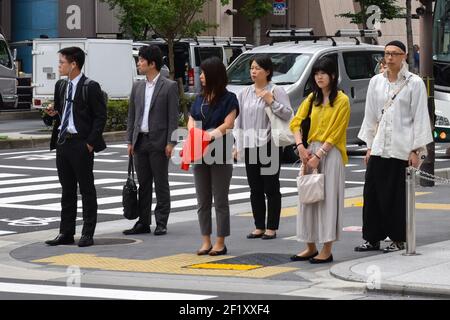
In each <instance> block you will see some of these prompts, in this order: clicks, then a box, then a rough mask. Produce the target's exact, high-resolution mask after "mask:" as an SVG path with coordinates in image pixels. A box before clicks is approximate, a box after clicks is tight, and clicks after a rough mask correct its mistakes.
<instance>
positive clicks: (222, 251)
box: [209, 246, 227, 256]
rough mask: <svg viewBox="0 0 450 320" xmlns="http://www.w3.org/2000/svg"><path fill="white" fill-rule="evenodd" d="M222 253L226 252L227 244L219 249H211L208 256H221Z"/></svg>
mask: <svg viewBox="0 0 450 320" xmlns="http://www.w3.org/2000/svg"><path fill="white" fill-rule="evenodd" d="M224 254H227V246H225V247H223V249H222V250H220V251H215V250H211V251H210V252H209V255H210V256H221V255H224Z"/></svg>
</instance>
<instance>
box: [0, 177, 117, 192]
mask: <svg viewBox="0 0 450 320" xmlns="http://www.w3.org/2000/svg"><path fill="white" fill-rule="evenodd" d="M117 182H124V180H122V179H98V180H95V184H96V185H102V184H110V183H117ZM58 188H61V184H60V183H47V184H37V185H32V186H20V187H14V188H0V194H5V193H15V192H26V191H36V190H48V189H58Z"/></svg>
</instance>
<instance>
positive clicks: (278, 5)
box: [273, 0, 286, 16]
mask: <svg viewBox="0 0 450 320" xmlns="http://www.w3.org/2000/svg"><path fill="white" fill-rule="evenodd" d="M273 15H274V16H285V15H286V2H285V1H284V0H281V1H280V0H275V1H274V2H273Z"/></svg>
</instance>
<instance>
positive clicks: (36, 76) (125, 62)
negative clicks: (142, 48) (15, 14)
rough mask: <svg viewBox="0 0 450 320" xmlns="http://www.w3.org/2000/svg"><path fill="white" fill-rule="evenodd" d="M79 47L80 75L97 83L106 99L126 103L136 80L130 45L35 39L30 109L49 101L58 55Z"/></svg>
mask: <svg viewBox="0 0 450 320" xmlns="http://www.w3.org/2000/svg"><path fill="white" fill-rule="evenodd" d="M72 46H76V47H80V48H81V49H83V50H84V52H85V53H86V61H85V64H84V66H83V70H82V72H83V73H84V74H85V75H86V76H87V77H88V78H91V79H92V80H95V81H97V82H98V83H99V84H100V86H101V87H102V90H103V91H105V92H106V93H107V94H108V98H109V99H128V98H129V96H130V94H131V88H132V87H133V81H134V80H135V79H136V78H137V71H136V64H135V63H134V59H133V42H132V41H131V40H115V39H35V40H33V51H32V55H33V83H32V86H33V107H35V108H39V107H41V106H42V104H43V103H44V102H47V101H49V100H53V94H54V90H55V84H56V82H57V81H58V80H59V79H60V78H61V76H60V75H59V72H58V63H59V57H58V51H59V50H61V49H63V48H67V47H72Z"/></svg>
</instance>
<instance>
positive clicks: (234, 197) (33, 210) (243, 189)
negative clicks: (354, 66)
mask: <svg viewBox="0 0 450 320" xmlns="http://www.w3.org/2000/svg"><path fill="white" fill-rule="evenodd" d="M355 148H357V151H363V150H362V149H361V150H360V149H359V147H355ZM178 149H179V148H178ZM126 150H127V145H126V144H113V145H109V146H108V149H107V151H106V152H102V153H99V154H98V156H97V155H96V158H95V159H96V161H97V162H100V163H98V164H97V165H96V166H95V168H94V175H95V178H96V180H95V184H96V187H97V196H98V197H97V198H98V213H99V215H103V216H105V217H110V218H108V220H111V219H119V218H121V215H122V214H123V208H122V189H123V185H124V184H125V181H126V177H127V171H126V166H127V161H128V160H127V157H128V156H127V155H126ZM443 152H445V149H439V147H437V150H436V153H437V154H441V153H443ZM362 158H363V156H362V155H360V154H358V155H353V156H351V161H350V163H348V164H347V165H346V172H347V173H348V177H347V181H346V187H361V186H362V185H364V174H365V165H364V164H363V160H362ZM0 160H2V161H1V163H0V210H1V211H2V212H14V214H16V212H20V214H21V216H20V217H17V218H16V217H12V216H7V218H8V219H9V220H7V221H10V220H13V219H16V220H17V219H19V220H20V219H25V220H24V221H22V220H20V221H19V224H21V223H22V224H24V225H25V224H27V223H29V224H33V223H34V221H33V220H32V218H33V216H34V215H38V216H45V219H48V220H45V221H52V220H51V219H52V218H56V217H59V212H60V211H61V205H60V198H61V185H60V183H59V181H58V176H57V169H56V167H55V165H54V163H55V152H49V151H48V150H44V149H41V150H31V151H17V152H0ZM443 160H447V159H443ZM244 167H245V166H244V165H243V164H242V163H237V164H235V165H234V171H233V178H232V182H231V186H230V195H229V200H230V204H235V203H244V202H249V199H250V188H249V187H248V183H247V177H246V175H245V168H244ZM178 168H179V167H178V166H175V167H174V166H173V165H172V167H171V170H170V173H169V180H170V190H171V211H172V212H177V211H178V212H180V211H186V210H193V209H195V208H196V207H197V197H196V189H195V185H194V178H193V174H192V171H188V172H185V171H181V170H179V169H178ZM298 170H299V167H298V164H282V168H281V174H280V183H281V193H282V196H283V197H286V196H294V195H296V194H297V187H296V177H297V174H298ZM155 206H156V195H155V194H154V193H153V208H152V209H154V208H155ZM78 212H80V213H81V212H82V203H81V197H79V201H78ZM24 216H25V218H24ZM28 218H29V219H28ZM26 219H28V220H26ZM7 221H0V236H2V235H7V234H11V232H12V231H16V230H8V228H7V227H5V224H6V223H7ZM45 221H44V223H45Z"/></svg>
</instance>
